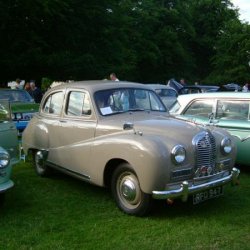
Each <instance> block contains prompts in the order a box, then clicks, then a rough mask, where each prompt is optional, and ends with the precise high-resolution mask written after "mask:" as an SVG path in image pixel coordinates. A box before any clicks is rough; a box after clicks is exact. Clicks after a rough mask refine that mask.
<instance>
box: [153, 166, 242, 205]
mask: <svg viewBox="0 0 250 250" xmlns="http://www.w3.org/2000/svg"><path fill="white" fill-rule="evenodd" d="M239 174H240V170H239V169H237V168H233V169H232V171H231V174H229V175H228V176H225V177H223V178H220V179H217V180H212V181H209V182H206V183H202V184H199V185H189V182H188V181H183V182H182V183H181V184H180V187H179V188H178V189H174V190H164V191H153V192H152V194H153V198H154V199H173V198H181V199H182V201H187V199H188V196H189V195H190V194H194V193H196V192H200V191H204V190H207V189H210V188H214V187H217V186H222V185H225V184H227V183H229V182H232V184H234V185H235V184H237V183H238V177H239Z"/></svg>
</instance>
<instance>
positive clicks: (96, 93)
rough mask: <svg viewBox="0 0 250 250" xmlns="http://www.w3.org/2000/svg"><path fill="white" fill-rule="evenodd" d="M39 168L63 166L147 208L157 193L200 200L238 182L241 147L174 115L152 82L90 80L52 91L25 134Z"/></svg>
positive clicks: (134, 210) (126, 207)
mask: <svg viewBox="0 0 250 250" xmlns="http://www.w3.org/2000/svg"><path fill="white" fill-rule="evenodd" d="M22 139H23V141H22V145H23V149H24V152H25V154H26V155H27V154H33V157H34V166H35V170H36V173H37V174H38V175H40V176H46V175H49V174H50V170H51V168H54V169H57V170H60V171H62V172H64V173H67V174H69V175H72V176H74V177H77V178H80V179H82V180H85V181H87V182H89V183H92V184H95V185H99V186H106V187H110V188H111V191H112V194H113V196H114V199H115V201H116V203H117V206H118V207H119V208H120V209H121V210H122V211H124V212H125V213H128V214H132V215H144V214H146V213H147V212H148V211H149V209H150V205H151V203H152V198H155V199H166V200H167V199H170V200H173V199H178V198H179V199H182V201H186V200H187V199H188V197H189V196H193V202H194V204H197V203H200V202H202V201H204V200H206V199H210V198H214V197H217V196H219V195H221V194H222V190H223V186H224V185H225V184H227V183H229V182H231V183H236V181H237V177H238V175H239V170H238V169H236V168H233V166H234V163H235V155H236V147H235V145H234V142H233V138H232V137H231V135H230V134H229V133H228V132H227V131H225V130H222V129H219V128H215V127H210V126H208V127H205V126H199V125H197V124H195V123H191V122H185V121H182V120H180V119H174V118H171V117H170V116H169V114H168V112H167V109H166V107H165V106H164V105H163V103H162V101H161V99H160V98H159V96H158V95H157V94H156V93H155V92H154V91H153V90H152V89H151V88H150V87H148V86H146V85H144V84H136V83H129V82H121V81H120V82H113V81H83V82H74V83H69V84H66V85H60V86H58V87H54V88H52V89H50V90H49V91H47V92H46V93H45V95H44V97H43V100H42V102H41V106H40V110H39V113H38V114H35V115H34V116H33V118H32V119H31V121H30V123H29V124H28V126H27V128H26V129H25V130H24V133H23V138H22Z"/></svg>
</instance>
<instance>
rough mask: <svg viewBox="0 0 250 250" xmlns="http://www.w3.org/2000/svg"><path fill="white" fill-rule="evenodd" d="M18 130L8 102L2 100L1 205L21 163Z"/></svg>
mask: <svg viewBox="0 0 250 250" xmlns="http://www.w3.org/2000/svg"><path fill="white" fill-rule="evenodd" d="M18 145H19V144H18V139H17V130H16V127H15V124H14V122H13V121H12V120H11V110H10V105H9V102H8V101H3V100H0V203H2V202H3V198H4V195H5V192H6V191H7V190H9V189H10V188H12V187H13V185H14V183H13V181H12V180H11V179H10V177H11V172H12V166H13V165H14V164H16V163H17V162H18V161H19V146H18Z"/></svg>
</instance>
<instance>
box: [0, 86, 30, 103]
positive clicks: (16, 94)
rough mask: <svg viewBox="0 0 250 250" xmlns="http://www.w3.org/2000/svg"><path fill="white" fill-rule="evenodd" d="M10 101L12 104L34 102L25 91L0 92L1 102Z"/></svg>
mask: <svg viewBox="0 0 250 250" xmlns="http://www.w3.org/2000/svg"><path fill="white" fill-rule="evenodd" d="M1 99H3V100H9V101H10V102H33V99H32V98H31V96H30V95H29V93H28V92H27V91H25V90H14V89H13V90H0V100H1Z"/></svg>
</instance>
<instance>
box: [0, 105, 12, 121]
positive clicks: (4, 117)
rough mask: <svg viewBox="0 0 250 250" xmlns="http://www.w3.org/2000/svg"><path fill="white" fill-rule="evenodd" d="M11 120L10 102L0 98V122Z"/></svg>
mask: <svg viewBox="0 0 250 250" xmlns="http://www.w3.org/2000/svg"><path fill="white" fill-rule="evenodd" d="M9 120H11V115H10V104H9V102H8V101H4V100H0V122H4V121H9Z"/></svg>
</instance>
